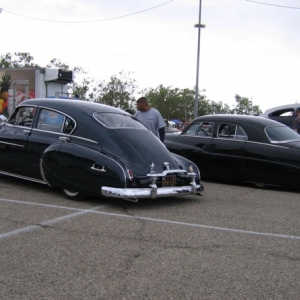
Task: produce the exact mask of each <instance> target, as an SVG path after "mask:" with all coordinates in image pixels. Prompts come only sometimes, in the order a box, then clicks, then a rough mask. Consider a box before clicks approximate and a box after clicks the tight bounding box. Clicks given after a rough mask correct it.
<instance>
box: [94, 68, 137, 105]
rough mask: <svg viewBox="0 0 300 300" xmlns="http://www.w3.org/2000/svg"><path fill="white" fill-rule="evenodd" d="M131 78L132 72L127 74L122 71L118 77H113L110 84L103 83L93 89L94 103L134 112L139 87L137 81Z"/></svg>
mask: <svg viewBox="0 0 300 300" xmlns="http://www.w3.org/2000/svg"><path fill="white" fill-rule="evenodd" d="M130 76H131V73H130V72H129V73H127V74H126V73H125V72H124V71H121V72H119V73H118V74H117V75H113V76H111V77H110V80H109V81H108V82H106V81H105V80H103V81H101V82H100V83H99V84H98V85H96V86H95V87H94V88H93V96H94V97H95V98H94V101H95V102H99V103H103V104H107V105H110V106H114V107H117V108H120V109H124V110H125V109H130V110H134V107H135V94H136V91H137V88H138V86H137V85H136V80H135V79H132V78H130Z"/></svg>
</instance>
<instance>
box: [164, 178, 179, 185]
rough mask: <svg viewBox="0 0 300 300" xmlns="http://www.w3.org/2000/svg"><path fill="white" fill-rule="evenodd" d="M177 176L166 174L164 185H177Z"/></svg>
mask: <svg viewBox="0 0 300 300" xmlns="http://www.w3.org/2000/svg"><path fill="white" fill-rule="evenodd" d="M175 185H176V176H166V177H163V179H162V186H175Z"/></svg>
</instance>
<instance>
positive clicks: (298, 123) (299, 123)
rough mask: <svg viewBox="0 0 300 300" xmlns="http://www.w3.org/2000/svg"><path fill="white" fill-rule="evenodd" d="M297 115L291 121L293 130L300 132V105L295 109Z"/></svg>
mask: <svg viewBox="0 0 300 300" xmlns="http://www.w3.org/2000/svg"><path fill="white" fill-rule="evenodd" d="M296 114H297V117H296V118H295V120H294V122H293V130H295V131H296V132H298V133H299V134H300V107H298V108H297V109H296Z"/></svg>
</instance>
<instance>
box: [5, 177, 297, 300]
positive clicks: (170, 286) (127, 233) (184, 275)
mask: <svg viewBox="0 0 300 300" xmlns="http://www.w3.org/2000/svg"><path fill="white" fill-rule="evenodd" d="M203 183H204V187H205V190H204V192H203V195H202V196H201V197H199V196H187V197H178V198H169V199H156V200H151V201H150V200H143V201H141V202H139V203H137V204H136V203H133V202H126V201H122V200H114V199H87V200H86V201H84V202H74V201H70V200H67V199H65V198H64V197H63V196H62V195H61V194H60V192H59V191H56V190H53V189H51V188H49V187H47V186H44V185H39V184H35V183H31V182H25V181H21V180H18V179H13V178H8V177H4V176H3V177H0V191H1V193H0V206H1V210H0V216H1V217H0V262H1V273H0V299H299V294H300V286H299V279H300V275H299V274H300V252H299V250H300V222H299V217H300V213H299V211H300V210H299V206H300V199H299V193H295V192H288V191H279V190H265V189H256V188H252V187H250V186H236V185H228V184H218V183H213V182H203Z"/></svg>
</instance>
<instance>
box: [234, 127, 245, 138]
mask: <svg viewBox="0 0 300 300" xmlns="http://www.w3.org/2000/svg"><path fill="white" fill-rule="evenodd" d="M235 139H237V140H244V141H246V140H247V139H248V137H247V135H246V133H245V131H244V129H243V128H242V127H241V126H237V130H236V135H235Z"/></svg>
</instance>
